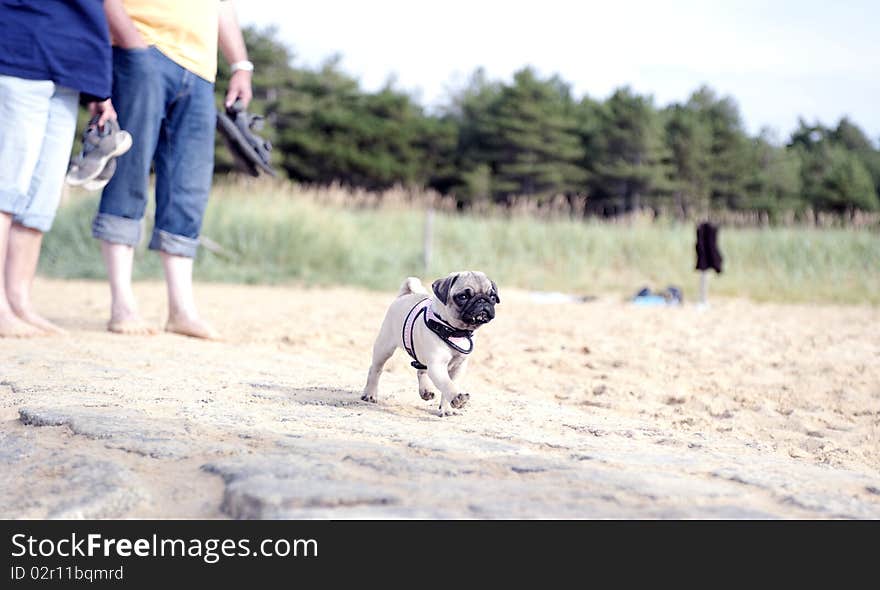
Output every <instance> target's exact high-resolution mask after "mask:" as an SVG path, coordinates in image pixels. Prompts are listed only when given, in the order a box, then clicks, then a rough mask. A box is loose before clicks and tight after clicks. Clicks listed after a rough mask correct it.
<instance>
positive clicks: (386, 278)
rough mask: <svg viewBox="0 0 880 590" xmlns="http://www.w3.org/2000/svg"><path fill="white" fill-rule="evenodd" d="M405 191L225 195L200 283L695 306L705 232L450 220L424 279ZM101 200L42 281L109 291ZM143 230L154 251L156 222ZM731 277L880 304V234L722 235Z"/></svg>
mask: <svg viewBox="0 0 880 590" xmlns="http://www.w3.org/2000/svg"><path fill="white" fill-rule="evenodd" d="M427 198H428V197H427V196H424V195H421V196H420V195H418V194H412V193H409V192H406V191H398V192H397V193H394V192H391V193H386V194H385V195H374V194H369V193H350V192H348V191H345V190H343V189H341V188H327V189H308V188H302V187H297V186H296V185H276V184H260V183H252V184H251V183H240V182H232V183H219V184H218V185H217V186H216V187H215V189H214V192H213V193H212V199H211V202H210V204H209V207H208V212H207V215H206V218H205V223H204V227H203V236H204V237H205V238H207V239H208V244H209V246H210V249H207V248H202V249H201V252H200V254H199V256H198V258H197V260H196V270H195V272H196V278H197V279H198V280H202V281H220V282H234V283H248V284H256V283H262V284H301V285H314V286H328V285H355V286H361V287H366V288H369V289H382V290H389V291H390V290H395V289H396V288H397V287H398V286H399V285H400V283H401V282H402V280H403V279H404V278H405V277H407V276H410V275H413V276H419V277H422V278H425V279H433V278H436V277H439V276H443V275H445V274H447V273H448V272H450V271H453V270H461V269H479V270H483V271H485V272H486V273H487V274H489V275H490V276H491V277H492V278H494V279H495V280H496V281H497V282H498V284H499V285H500V286H508V287H518V288H522V289H529V290H540V291H562V292H567V293H575V294H581V295H587V294H608V293H615V294H619V295H620V296H621V297H624V296H629V295H631V294H633V293H634V292H635V291H637V290H638V289H639V288H641V287H643V286H648V287H651V288H654V289H662V288H665V287H666V286H667V285H676V286H678V287H680V288H682V289H683V291H684V293H685V296H686V298H688V299H691V300H693V298H694V297H695V296H696V291H697V284H698V273H697V272H695V271H694V264H695V250H694V240H695V230H694V224H693V223H678V222H674V221H671V220H661V221H655V220H650V219H647V218H635V219H630V220H629V221H628V222H624V223H621V222H615V223H609V222H603V221H600V220H596V219H588V220H586V221H585V220H582V219H571V218H562V217H558V218H536V217H535V216H531V215H517V214H514V215H509V214H503V213H500V212H491V211H490V212H485V213H481V214H479V215H477V214H467V213H464V214H462V213H458V212H456V211H454V210H450V208H448V207H441V208H440V209H438V210H437V211H436V212H435V214H434V218H433V235H434V237H433V241H432V257H431V263H430V266H429V268H427V269H425V268H424V266H423V237H424V232H425V221H426V213H425V203H426V199H427ZM96 207H97V198H96V196H95V195H77V194H74V195H73V196H72V198H71V199H70V200H69V201H68V202H67V203H66V204H65V205H63V206H62V208H61V209H60V210H59V213H58V218H57V220H56V222H55V226H54V228H53V229H52V231H51V232H49V233H48V234H47V235H46V238H45V242H44V249H43V254H42V257H41V262H40V272H41V273H42V274H43V275H45V276H51V277H59V278H86V279H101V278H104V276H105V272H104V269H103V264H102V262H101V256H100V250H99V246H98V243H97V242H96V241H95V240H94V239H92V237H91V235H90V226H91V219H92V217H93V215H94V212H95V210H96ZM147 218H148V222H147V223H145V227H144V235H145V237H144V239H143V242H144V244H145V243H146V242H147V241H148V234H149V227H150V226H151V222H149V220H150V219H151V215H150V213H149V212H148V215H147ZM719 245H720V249H721V251H722V253H723V255H724V259H725V260H724V272H723V274H721V275H719V276H717V277H715V276H713V277H712V279H711V293H712V294H713V295H723V296H741V297H748V298H751V299H754V300H758V301H777V302H836V303H870V304H875V305H876V304H878V303H880V233H878V232H877V230H876V229H873V230H872V229H845V228H822V229H817V228H813V227H808V226H794V227H770V228H738V227H722V229H721V231H720V234H719ZM135 268H136V278H137V279H148V278H159V277H161V266H160V264H159V260H158V257H157V256H156V254H155V253H153V252H150V251H148V250H146V248H145V245H142V246H140V247H139V248H138V250H137V254H136V267H135Z"/></svg>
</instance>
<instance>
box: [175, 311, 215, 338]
mask: <svg viewBox="0 0 880 590" xmlns="http://www.w3.org/2000/svg"><path fill="white" fill-rule="evenodd" d="M165 331H166V332H171V333H173V334H180V335H182V336H191V337H192V338H202V339H204V340H220V334H219V333H218V332H217V331H216V330H215V329H214V328H212V327H211V325H210V324H208V323H207V322H206V321H204V320H202V319H201V318H198V317H186V316H171V317H169V318H168V323H167V324H165Z"/></svg>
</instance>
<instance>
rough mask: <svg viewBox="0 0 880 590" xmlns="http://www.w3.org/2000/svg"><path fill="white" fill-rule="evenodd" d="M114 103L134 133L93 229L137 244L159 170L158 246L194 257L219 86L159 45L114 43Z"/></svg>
mask: <svg viewBox="0 0 880 590" xmlns="http://www.w3.org/2000/svg"><path fill="white" fill-rule="evenodd" d="M113 106H114V107H115V108H116V112H117V113H118V114H119V125H120V127H122V128H123V129H125V130H127V131H128V132H129V133H131V135H132V139H133V145H132V147H131V149H130V150H129V151H128V152H127V153H126V154H124V155H122V156H120V157H119V158H118V159H117V167H116V173H115V174H114V175H113V178H112V179H111V180H110V182H109V183H108V184H107V187H106V188H105V189H104V193H103V194H102V195H101V204H100V206H99V208H98V214H97V216H95V220H94V222H93V223H92V235H93V236H94V237H96V238H98V239H100V240H104V241H107V242H112V243H115V244H126V245H129V246H135V245H137V244H138V243H139V242H140V239H141V219H143V217H144V211H145V209H146V206H147V198H148V195H147V189H148V185H149V179H150V165H151V164H153V165H154V166H155V170H156V219H155V223H154V226H153V235H152V238H151V240H150V249H152V250H161V251H163V252H166V253H168V254H173V255H176V256H186V257H189V258H193V257H194V256H195V255H196V250H197V249H198V245H199V232H200V231H201V228H202V217H203V216H204V213H205V207H206V206H207V204H208V194H209V193H210V191H211V178H212V174H213V172H214V129H215V126H216V111H215V106H214V84H213V83H211V82H208V81H207V80H205V79H203V78H200V77H198V76H196V75H195V74H193V73H192V72H190V71H189V70H186V69H184V68H183V67H181V66H179V65H177V64H176V63H175V62H173V61H172V60H171V59H169V58H168V57H166V56H165V55H163V54H162V53H161V52H160V51H159V50H158V49H156V48H155V47H149V48H147V49H120V48H118V47H114V48H113Z"/></svg>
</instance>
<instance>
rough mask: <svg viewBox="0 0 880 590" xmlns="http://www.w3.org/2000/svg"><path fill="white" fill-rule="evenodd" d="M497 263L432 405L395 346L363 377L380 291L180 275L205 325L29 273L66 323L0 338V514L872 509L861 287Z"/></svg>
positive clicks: (871, 366)
mask: <svg viewBox="0 0 880 590" xmlns="http://www.w3.org/2000/svg"><path fill="white" fill-rule="evenodd" d="M500 287H501V293H502V300H503V303H502V304H501V305H500V306H499V308H498V318H497V320H496V321H494V322H493V323H492V324H490V325H489V326H487V327H486V328H484V329H483V330H481V332H480V333H479V334H478V338H477V342H476V350H475V352H474V354H473V358H472V361H471V368H470V372H469V376H468V379H467V381H466V387H465V389H466V390H467V391H468V392H470V394H471V400H470V403H469V405H468V406H467V407H466V408H465V409H464V410H463V411H461V413H460V414H459V415H457V416H453V417H449V418H443V419H441V418H438V417H437V415H436V403H435V402H425V401H422V400H421V399H420V398H419V395H418V391H417V387H416V379H415V374H414V371H413V370H412V369H411V368H410V367H409V363H408V359H407V358H406V356H405V354H404V353H403V352H402V351H398V352H397V353H396V354H395V356H394V358H392V360H391V361H390V362H389V364H388V365H387V367H386V373H385V374H384V375H383V378H382V382H381V384H380V388H379V395H380V400H379V404H378V405H370V404H365V403H363V402H361V401H360V400H359V396H360V390H361V388H362V387H363V384H364V380H365V377H366V370H367V367H368V364H369V359H370V347H371V345H372V341H373V338H374V337H375V334H376V331H377V329H378V327H379V324H380V323H381V321H382V317H383V315H384V311H385V308H386V306H387V304H388V303H389V302H390V300H391V299H392V298H393V296H394V295H393V292H388V293H375V292H368V291H363V290H356V289H347V288H329V289H317V288H316V289H305V288H294V287H252V286H236V285H218V284H210V285H208V284H203V285H199V286H198V288H197V295H198V298H199V301H200V303H201V306H202V309H203V312H204V315H205V316H206V317H207V318H208V319H209V320H210V321H211V322H212V323H213V324H214V325H215V326H216V327H217V328H218V329H219V330H220V331H221V332H222V333H223V335H224V336H225V340H224V341H223V342H201V341H197V340H193V339H187V338H184V337H180V336H173V335H168V334H161V335H158V336H154V337H125V336H119V335H114V334H110V333H108V332H106V331H105V324H106V320H107V309H108V304H109V292H108V288H107V286H106V285H105V284H104V283H101V282H81V281H55V280H45V279H39V280H38V281H37V283H36V285H35V287H34V292H35V303H36V306H37V308H38V309H39V310H40V311H41V312H43V313H44V314H45V315H46V316H47V317H48V318H50V319H51V320H53V321H56V322H57V323H58V324H59V325H61V326H62V327H64V328H65V329H67V330H68V331H69V332H70V335H69V336H67V337H52V338H38V339H32V340H0V466H2V472H3V474H4V476H3V477H2V479H0V517H3V518H80V517H87V518H129V517H134V518H154V517H158V518H178V517H179V518H875V519H876V518H880V330H878V326H880V309H878V308H875V307H860V306H833V305H782V304H756V303H752V302H749V301H746V300H736V299H727V300H724V299H719V300H717V301H715V302H713V306H712V308H711V309H709V310H706V311H702V312H701V311H699V310H697V309H696V308H695V307H693V306H685V307H683V308H680V309H665V308H636V307H633V306H631V305H629V304H627V303H626V302H624V301H622V300H621V299H620V298H619V297H614V296H604V297H599V298H598V299H597V300H596V301H591V302H588V303H553V304H538V303H535V302H534V301H533V300H532V299H531V297H530V295H529V293H526V292H523V291H515V290H511V289H505V288H504V286H503V285H500ZM136 292H137V294H138V296H139V298H140V303H141V309H142V312H143V313H144V315H145V316H146V317H147V318H148V319H149V320H151V321H153V322H155V324H156V325H157V326H159V325H160V324H161V323H162V321H163V320H164V316H165V297H164V286H163V285H162V284H161V283H143V284H139V285H137V286H136Z"/></svg>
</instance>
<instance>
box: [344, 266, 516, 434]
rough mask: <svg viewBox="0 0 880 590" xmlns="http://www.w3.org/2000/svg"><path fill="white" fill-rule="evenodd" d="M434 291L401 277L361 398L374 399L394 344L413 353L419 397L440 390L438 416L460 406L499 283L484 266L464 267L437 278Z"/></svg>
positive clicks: (497, 300)
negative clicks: (477, 336) (469, 365)
mask: <svg viewBox="0 0 880 590" xmlns="http://www.w3.org/2000/svg"><path fill="white" fill-rule="evenodd" d="M432 287H433V291H434V297H433V298H432V297H431V295H430V293H428V291H427V290H426V289H425V287H424V286H423V285H422V283H421V281H420V280H419V279H417V278H415V277H410V278H408V279H406V281H404V283H403V285H401V287H400V291H399V292H398V294H397V299H395V300H394V302H392V303H391V305H390V306H389V308H388V311H387V313H386V314H385V320H384V321H383V322H382V328H381V329H380V330H379V336H378V337H377V338H376V342H375V344H374V345H373V363H372V365H371V366H370V371H369V373H368V375H367V384H366V386H365V387H364V394H363V396H361V399H362V400H363V401H366V402H372V403H376V388H377V387H378V385H379V377H380V376H381V374H382V368H383V367H384V366H385V363H386V362H387V361H388V359H389V358H391V355H392V354H394V351H395V350H397V349H398V348H403V349H404V350H406V351H407V353H408V354H409V355H410V356H411V357H412V358H413V362H412V365H413V367H414V368H415V369H416V376H417V378H418V382H419V395H420V396H421V398H422V399H423V400H426V401H427V400H431V399H434V397H435V394H434V390H433V388H432V387H431V384H432V383H433V384H434V386H436V387H437V389H439V390H440V416H441V417H442V416H448V415H450V414H452V413H453V410H457V409H460V408H463V407H464V405H465V404H466V403H467V402H468V400H469V399H470V394H468V393H465V392H464V391H462V389H461V385H460V384H461V380H462V379H463V377H464V373H465V370H466V369H467V362H468V355H469V354H470V353H471V351H472V350H473V335H474V332H476V330H477V329H479V328H480V327H481V326H484V325H485V324H488V323H489V322H491V321H492V320H493V319H494V318H495V306H496V305H497V304H499V303H501V299H500V297H499V296H498V287H497V286H496V285H495V283H494V282H493V281H492V280H490V279H489V277H487V276H486V275H485V274H483V273H482V272H477V271H464V272H456V273H452V274H450V275H449V276H447V277H446V278H443V279H437V280H436V281H434V284H433V286H432Z"/></svg>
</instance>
